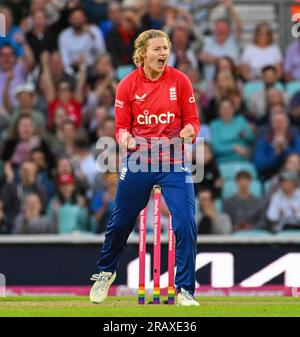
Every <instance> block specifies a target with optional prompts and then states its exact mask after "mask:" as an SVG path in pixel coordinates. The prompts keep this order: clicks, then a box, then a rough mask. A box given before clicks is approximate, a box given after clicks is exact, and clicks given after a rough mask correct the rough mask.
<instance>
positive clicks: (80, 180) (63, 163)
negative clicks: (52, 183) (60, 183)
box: [55, 156, 89, 196]
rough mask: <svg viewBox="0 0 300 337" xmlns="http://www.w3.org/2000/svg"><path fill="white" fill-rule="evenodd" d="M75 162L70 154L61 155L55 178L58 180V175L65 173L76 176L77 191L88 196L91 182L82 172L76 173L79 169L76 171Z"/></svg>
mask: <svg viewBox="0 0 300 337" xmlns="http://www.w3.org/2000/svg"><path fill="white" fill-rule="evenodd" d="M73 163H74V162H73V160H72V158H71V157H69V156H61V157H59V158H58V160H57V164H56V170H55V178H56V180H57V177H59V176H61V175H65V174H67V175H71V176H74V177H75V189H76V192H78V194H79V195H82V196H86V194H87V191H88V189H89V182H88V180H87V178H86V177H85V176H83V175H82V174H81V175H80V174H79V175H76V173H78V170H76V172H75V168H74V166H73ZM79 173H80V172H79Z"/></svg>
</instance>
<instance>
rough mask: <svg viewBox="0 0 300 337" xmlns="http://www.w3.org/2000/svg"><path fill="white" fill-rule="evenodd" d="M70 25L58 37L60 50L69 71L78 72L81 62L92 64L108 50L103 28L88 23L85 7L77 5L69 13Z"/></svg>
mask: <svg viewBox="0 0 300 337" xmlns="http://www.w3.org/2000/svg"><path fill="white" fill-rule="evenodd" d="M69 24H70V27H68V28H67V29H65V30H63V31H62V32H61V33H60V35H59V37H58V44H59V51H60V54H61V57H62V62H63V65H64V68H65V69H66V70H67V72H70V71H71V72H72V73H73V72H74V71H75V72H77V69H78V68H79V66H80V65H81V64H85V65H86V66H92V65H93V64H94V62H95V59H96V57H97V56H99V55H100V54H101V53H104V52H105V51H106V46H105V41H104V37H103V34H102V32H101V30H100V29H99V28H98V27H97V26H96V25H93V24H88V22H87V16H86V13H85V11H84V9H83V8H81V7H75V8H74V9H73V10H71V12H70V14H69Z"/></svg>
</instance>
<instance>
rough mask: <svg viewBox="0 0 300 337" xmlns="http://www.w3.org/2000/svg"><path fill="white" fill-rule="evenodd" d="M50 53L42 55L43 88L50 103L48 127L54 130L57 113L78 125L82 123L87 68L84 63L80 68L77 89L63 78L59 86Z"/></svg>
mask: <svg viewBox="0 0 300 337" xmlns="http://www.w3.org/2000/svg"><path fill="white" fill-rule="evenodd" d="M49 60H50V57H49V53H47V52H45V53H43V55H42V74H41V89H42V92H43V94H44V95H45V98H46V101H47V103H48V111H49V115H48V127H49V128H50V129H51V130H53V129H54V126H55V120H56V118H57V115H59V114H62V115H63V117H62V118H63V119H64V120H66V119H70V120H72V121H73V122H74V123H75V124H76V126H77V127H80V126H81V124H82V110H81V109H82V102H83V95H84V86H85V82H86V68H85V66H84V65H83V64H82V65H81V67H80V69H79V74H78V80H77V82H76V87H75V90H74V89H73V87H72V85H71V83H70V82H69V81H67V80H64V79H62V80H61V81H60V82H59V83H58V85H57V88H56V87H55V83H54V81H53V78H52V74H51V70H50V67H49Z"/></svg>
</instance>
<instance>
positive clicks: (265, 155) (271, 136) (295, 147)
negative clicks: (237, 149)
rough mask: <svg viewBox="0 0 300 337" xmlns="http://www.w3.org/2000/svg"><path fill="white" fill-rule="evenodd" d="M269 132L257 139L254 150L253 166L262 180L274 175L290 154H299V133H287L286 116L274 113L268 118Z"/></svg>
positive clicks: (282, 113)
mask: <svg viewBox="0 0 300 337" xmlns="http://www.w3.org/2000/svg"><path fill="white" fill-rule="evenodd" d="M270 125H271V128H270V131H269V132H268V134H266V135H264V136H262V137H261V138H259V139H258V140H257V142H256V148H255V154H254V159H255V165H256V168H257V170H258V172H259V173H260V175H261V177H262V178H263V179H269V178H271V177H272V176H273V175H274V174H276V173H277V172H278V171H279V169H280V167H281V165H282V164H283V162H284V160H285V159H286V157H287V156H288V155H289V154H290V153H298V154H300V136H299V133H298V132H297V133H291V132H289V120H288V116H287V115H286V114H285V113H284V112H283V111H274V112H273V113H272V114H271V116H270Z"/></svg>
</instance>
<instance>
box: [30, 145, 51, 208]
mask: <svg viewBox="0 0 300 337" xmlns="http://www.w3.org/2000/svg"><path fill="white" fill-rule="evenodd" d="M29 159H30V160H32V161H33V162H34V163H35V164H36V167H37V170H38V173H37V182H38V184H40V185H41V186H43V187H44V189H45V191H46V193H47V203H48V201H50V199H51V198H52V197H53V196H54V194H55V185H54V183H53V176H52V169H53V168H54V162H53V160H52V158H49V157H47V156H46V154H45V153H44V152H43V149H42V148H39V147H36V148H34V149H33V150H32V151H31V152H30V156H29Z"/></svg>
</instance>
